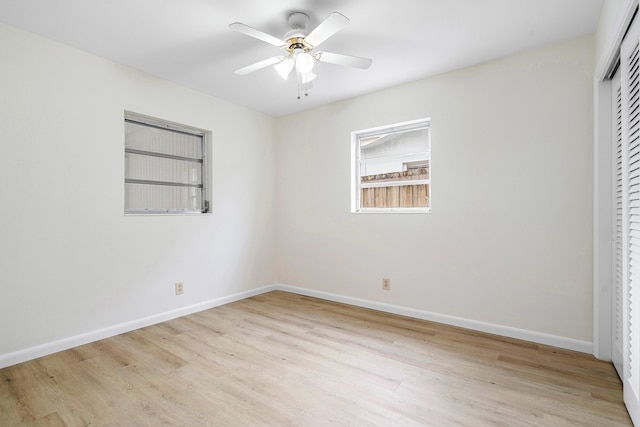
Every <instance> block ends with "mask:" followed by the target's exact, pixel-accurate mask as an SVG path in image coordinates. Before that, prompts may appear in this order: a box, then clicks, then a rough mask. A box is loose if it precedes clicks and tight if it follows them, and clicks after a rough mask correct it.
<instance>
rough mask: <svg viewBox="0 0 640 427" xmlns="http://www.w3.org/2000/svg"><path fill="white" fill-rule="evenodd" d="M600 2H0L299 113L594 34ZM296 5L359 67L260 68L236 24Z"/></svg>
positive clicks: (44, 29)
mask: <svg viewBox="0 0 640 427" xmlns="http://www.w3.org/2000/svg"><path fill="white" fill-rule="evenodd" d="M603 1H604V0H393V1H392V0H268V1H267V0H173V1H171V0H0V21H1V22H4V23H6V24H9V25H12V26H14V27H17V28H21V29H24V30H27V31H30V32H33V33H37V34H40V35H43V36H45V37H48V38H50V39H53V40H57V41H60V42H62V43H64V44H67V45H70V46H73V47H76V48H79V49H82V50H85V51H87V52H91V53H93V54H96V55H99V56H102V57H104V58H108V59H111V60H113V61H116V62H120V63H123V64H126V65H129V66H131V67H134V68H137V69H139V70H142V71H145V72H147V73H150V74H153V75H156V76H159V77H162V78H165V79H168V80H172V81H174V82H177V83H180V84H182V85H185V86H188V87H190V88H193V89H195V90H198V91H201V92H204V93H207V94H210V95H213V96H216V97H219V98H223V99H226V100H229V101H231V102H234V103H237V104H240V105H244V106H247V107H250V108H253V109H255V110H259V111H263V112H265V113H267V114H270V115H272V116H282V115H286V114H291V113H295V112H298V111H303V110H306V109H310V108H314V107H317V106H320V105H324V104H328V103H331V102H335V101H338V100H342V99H346V98H350V97H353V96H356V95H361V94H364V93H369V92H373V91H376V90H379V89H383V88H386V87H390V86H394V85H397V84H400V83H405V82H409V81H413V80H417V79H420V78H424V77H427V76H432V75H435V74H440V73H443V72H447V71H451V70H454V69H459V68H463V67H467V66H470V65H474V64H478V63H481V62H485V61H488V60H491V59H495V58H500V57H504V56H507V55H511V54H513V53H515V52H519V51H523V50H528V49H532V48H536V47H539V46H544V45H548V44H552V43H555V42H559V41H562V40H567V39H571V38H574V37H578V36H583V35H586V34H590V33H593V32H594V31H595V29H596V26H597V22H598V17H599V14H600V8H601V6H602V3H603ZM293 11H303V12H305V13H307V14H308V15H309V16H310V18H311V24H310V28H314V27H315V26H316V25H317V24H318V23H319V22H321V21H322V20H323V19H324V18H325V17H327V16H328V15H329V14H330V13H331V12H333V11H337V12H340V13H342V14H343V15H345V16H347V17H348V18H349V19H350V20H351V23H350V24H349V25H348V26H347V27H346V28H344V29H343V30H342V31H340V32H338V33H337V34H336V35H334V36H333V37H331V38H330V39H329V40H327V41H326V42H324V43H323V44H322V50H325V51H329V52H335V53H343V54H348V55H355V56H362V57H367V58H371V59H373V65H372V66H371V68H370V69H369V70H366V71H364V70H358V69H349V68H346V67H341V66H336V65H331V64H322V63H319V64H317V65H316V67H315V68H314V71H316V72H317V74H318V78H317V79H316V80H315V81H314V82H313V83H314V87H313V88H312V89H311V90H310V91H309V96H308V97H304V96H303V97H302V99H300V100H298V99H297V85H296V82H295V79H292V78H290V79H289V81H287V82H285V81H284V80H282V79H281V78H280V77H279V76H278V75H277V74H276V72H275V70H273V67H269V68H265V69H263V70H260V71H257V72H255V73H253V74H250V75H247V76H237V75H235V74H234V73H233V71H234V70H236V69H238V68H241V67H243V66H245V65H249V64H252V63H254V62H257V61H259V60H262V59H266V58H269V57H272V56H276V55H280V54H282V52H283V51H281V50H279V49H278V48H276V47H274V46H271V45H269V44H266V43H264V42H261V41H259V40H256V39H253V38H251V37H248V36H246V35H244V34H240V33H237V32H234V31H232V30H230V29H229V28H228V25H229V24H231V23H232V22H237V21H239V22H242V23H244V24H247V25H249V26H251V27H254V28H257V29H260V30H262V31H265V32H267V33H270V34H273V35H274V36H277V37H279V38H280V37H283V36H284V34H285V33H286V32H287V30H288V29H289V28H288V23H287V16H288V15H289V13H290V12H293Z"/></svg>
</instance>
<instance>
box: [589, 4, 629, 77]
mask: <svg viewBox="0 0 640 427" xmlns="http://www.w3.org/2000/svg"><path fill="white" fill-rule="evenodd" d="M626 2H627V4H626V5H623V6H622V7H620V9H622V8H624V9H622V10H624V12H622V13H618V19H617V20H616V24H615V31H614V32H613V33H612V35H611V37H609V40H607V42H606V43H605V47H604V49H603V52H604V54H603V55H602V56H601V57H600V58H601V59H600V61H599V62H598V63H597V64H596V70H595V77H596V80H598V81H602V80H604V79H605V78H606V77H607V73H608V72H609V70H610V68H611V65H612V63H613V61H615V60H616V58H617V57H618V52H619V50H620V44H622V39H623V38H624V35H625V34H626V33H627V28H629V25H630V24H631V19H632V18H633V15H634V13H635V10H636V8H637V7H638V0H626ZM598 53H600V52H596V54H598Z"/></svg>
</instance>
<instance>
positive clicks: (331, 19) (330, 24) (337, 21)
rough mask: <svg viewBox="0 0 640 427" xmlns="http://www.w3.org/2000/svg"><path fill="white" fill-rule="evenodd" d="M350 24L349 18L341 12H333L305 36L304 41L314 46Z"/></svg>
mask: <svg viewBox="0 0 640 427" xmlns="http://www.w3.org/2000/svg"><path fill="white" fill-rule="evenodd" d="M348 24H349V18H347V17H346V16H344V15H343V14H341V13H338V12H333V13H331V15H329V16H328V17H327V18H326V19H325V20H324V21H322V22H321V23H320V24H319V25H318V26H317V27H316V28H314V29H313V31H311V32H310V33H309V35H308V36H307V37H305V39H304V41H305V42H306V43H308V44H310V45H311V46H313V47H318V46H319V45H320V43H322V42H323V41H325V40H326V39H328V38H329V37H331V36H332V35H334V34H335V33H337V32H338V31H340V30H341V29H343V28H344V27H346V26H347V25H348Z"/></svg>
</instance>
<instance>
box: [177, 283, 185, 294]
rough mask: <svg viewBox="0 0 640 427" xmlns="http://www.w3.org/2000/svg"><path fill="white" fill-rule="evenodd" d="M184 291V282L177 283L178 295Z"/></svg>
mask: <svg viewBox="0 0 640 427" xmlns="http://www.w3.org/2000/svg"><path fill="white" fill-rule="evenodd" d="M183 293H184V284H183V283H182V282H178V283H176V295H182V294H183Z"/></svg>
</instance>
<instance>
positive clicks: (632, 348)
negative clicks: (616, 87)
mask: <svg viewBox="0 0 640 427" xmlns="http://www.w3.org/2000/svg"><path fill="white" fill-rule="evenodd" d="M638 28H639V27H638V20H637V19H636V20H635V21H634V23H633V24H632V26H631V28H630V29H629V32H628V33H627V35H626V36H625V39H624V40H623V42H622V46H621V48H620V71H621V76H620V77H621V95H622V96H621V98H622V103H621V106H622V109H621V119H622V120H621V122H622V126H621V127H622V133H621V134H622V146H621V153H622V178H621V181H622V239H621V243H622V260H623V265H622V289H621V294H622V298H621V303H622V320H623V325H622V334H623V335H622V345H623V354H622V356H623V357H622V358H623V377H622V382H623V388H624V401H625V404H626V405H627V409H628V410H629V414H630V415H631V418H632V419H633V421H634V423H635V424H636V425H640V390H639V388H640V372H639V368H640V342H639V339H640V331H639V327H640V312H639V310H640V304H639V303H640V295H639V293H640V37H639V31H638Z"/></svg>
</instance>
